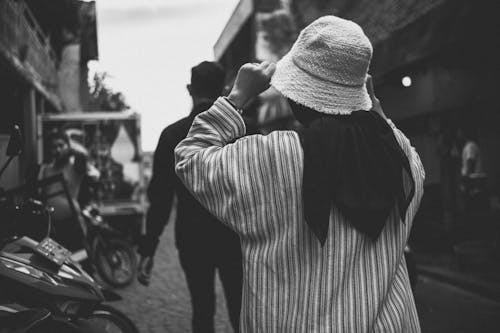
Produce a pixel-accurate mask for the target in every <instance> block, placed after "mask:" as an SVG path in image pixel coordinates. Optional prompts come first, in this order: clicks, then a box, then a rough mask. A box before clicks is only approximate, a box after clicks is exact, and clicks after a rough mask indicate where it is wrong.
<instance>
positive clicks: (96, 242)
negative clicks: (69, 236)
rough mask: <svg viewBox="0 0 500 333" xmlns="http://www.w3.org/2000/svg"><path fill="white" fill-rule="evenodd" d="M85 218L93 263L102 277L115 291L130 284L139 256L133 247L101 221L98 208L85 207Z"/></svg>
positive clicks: (83, 214) (134, 274) (83, 212)
mask: <svg viewBox="0 0 500 333" xmlns="http://www.w3.org/2000/svg"><path fill="white" fill-rule="evenodd" d="M82 216H83V219H84V221H85V224H86V228H87V232H86V237H87V243H88V244H89V255H90V259H91V263H92V265H93V266H95V268H96V270H97V272H98V273H99V276H100V277H101V278H102V279H103V280H104V281H105V282H106V283H107V284H109V285H111V286H113V287H117V288H119V287H125V286H128V285H129V284H131V283H132V282H133V281H134V278H135V276H136V274H137V256H136V254H135V251H134V249H133V248H132V245H130V243H129V242H127V241H126V240H125V238H124V236H123V235H122V234H121V233H120V232H118V231H117V230H115V229H114V228H113V227H111V226H110V225H109V224H108V223H107V222H106V221H105V220H104V219H103V218H102V216H101V215H100V212H99V210H98V209H97V207H95V206H93V205H88V206H86V207H84V208H83V209H82Z"/></svg>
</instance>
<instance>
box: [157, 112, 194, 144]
mask: <svg viewBox="0 0 500 333" xmlns="http://www.w3.org/2000/svg"><path fill="white" fill-rule="evenodd" d="M191 123H192V119H190V118H189V117H185V118H182V119H180V120H178V121H176V122H175V123H173V124H170V125H168V126H167V127H165V128H164V129H163V131H162V132H161V135H160V142H162V141H169V142H171V141H172V142H173V141H177V140H179V141H180V140H182V139H184V138H185V137H186V135H187V132H188V131H189V128H190V127H191Z"/></svg>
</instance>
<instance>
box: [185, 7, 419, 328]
mask: <svg viewBox="0 0 500 333" xmlns="http://www.w3.org/2000/svg"><path fill="white" fill-rule="evenodd" d="M371 56H372V46H371V43H370V41H369V39H368V38H367V37H366V36H365V34H364V33H363V30H362V29H361V27H359V26H358V25H357V24H356V23H354V22H351V21H348V20H344V19H341V18H338V17H335V16H325V17H322V18H319V19H317V20H316V21H314V22H312V23H311V24H310V25H309V26H307V27H306V28H305V29H304V30H303V31H302V32H301V33H300V35H299V37H298V39H297V41H296V42H295V43H294V45H293V46H292V48H291V50H290V51H289V53H288V54H287V55H286V56H285V57H284V58H283V59H281V60H280V61H279V62H278V63H277V64H276V65H274V64H271V63H267V62H264V63H261V64H245V65H243V66H242V67H241V68H240V70H239V72H238V74H237V77H236V79H235V83H234V86H233V89H232V91H231V93H230V94H229V96H227V97H220V98H219V99H217V100H216V101H215V103H214V104H213V106H212V107H211V108H210V109H208V110H207V111H205V112H203V113H201V114H200V115H198V116H197V118H196V119H195V121H194V123H193V126H192V127H191V130H190V132H189V134H188V135H187V137H186V139H184V140H183V141H182V142H181V143H180V144H179V145H178V146H177V147H176V149H175V155H176V172H177V175H178V176H179V178H180V179H181V180H182V182H183V183H184V184H185V185H186V187H187V188H188V189H189V190H190V191H191V192H192V194H193V195H194V196H195V197H196V198H197V199H198V200H199V201H200V202H201V203H202V205H203V206H205V207H206V208H207V209H208V210H209V211H210V212H211V213H212V214H214V215H215V216H216V217H217V218H219V219H220V220H221V221H222V222H223V223H225V224H226V225H228V226H229V227H230V228H231V229H233V230H234V231H235V232H236V233H238V234H239V236H240V241H241V247H242V253H243V262H244V283H243V285H244V288H243V302H242V310H241V317H240V318H241V319H240V329H241V331H242V332H372V331H377V332H419V331H420V326H419V322H418V316H417V312H416V308H415V302H414V299H413V295H412V292H411V287H410V284H409V279H408V273H407V270H406V265H405V260H404V256H403V251H404V247H405V245H406V241H407V239H408V236H409V233H410V229H411V227H412V223H413V218H414V216H415V214H416V211H417V210H418V207H419V204H420V200H421V197H422V194H423V180H424V177H425V172H424V169H423V167H422V164H421V161H420V158H419V156H418V154H417V153H416V151H415V149H414V148H413V147H412V146H411V144H410V142H409V140H408V139H407V138H406V137H405V135H404V134H403V133H402V132H401V131H399V130H398V129H397V128H396V127H395V125H394V124H393V123H392V122H391V121H390V120H389V119H387V118H386V117H385V115H384V113H383V111H382V109H381V107H380V104H379V101H378V99H377V98H376V97H375V96H374V94H373V88H372V86H371V80H370V78H369V75H368V68H369V65H370V60H371ZM270 85H273V86H274V88H275V89H276V90H278V91H279V92H280V93H281V94H282V95H283V96H285V97H286V98H287V99H288V101H289V103H290V106H291V108H292V111H293V113H294V115H295V117H296V118H297V120H298V121H299V122H301V123H302V125H303V128H301V129H300V130H298V131H275V132H272V133H270V134H269V135H267V136H262V135H251V136H246V137H243V136H244V134H245V126H244V122H243V120H242V118H241V115H240V110H241V108H242V107H244V105H245V104H246V103H247V102H248V101H249V100H251V99H252V98H254V97H255V96H257V95H258V94H260V93H261V92H262V91H264V90H266V89H267V88H269V86H270Z"/></svg>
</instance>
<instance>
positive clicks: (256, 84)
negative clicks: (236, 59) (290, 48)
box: [228, 61, 276, 109]
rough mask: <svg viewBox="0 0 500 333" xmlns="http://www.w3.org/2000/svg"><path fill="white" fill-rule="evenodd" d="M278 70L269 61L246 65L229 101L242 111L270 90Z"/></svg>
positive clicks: (237, 77)
mask: <svg viewBox="0 0 500 333" xmlns="http://www.w3.org/2000/svg"><path fill="white" fill-rule="evenodd" d="M275 70H276V65H275V64H273V63H270V62H268V61H264V62H262V63H261V64H244V65H243V66H241V68H240V70H239V71H238V75H237V76H236V80H235V81H234V86H233V89H232V90H231V93H230V94H229V96H228V98H229V100H230V101H231V102H232V103H233V104H234V105H235V106H236V107H237V108H238V109H242V108H243V106H245V104H246V103H247V102H248V101H250V100H251V99H253V98H254V97H257V96H258V95H259V94H260V93H261V92H263V91H265V90H267V88H269V82H270V81H271V77H272V76H273V74H274V71H275Z"/></svg>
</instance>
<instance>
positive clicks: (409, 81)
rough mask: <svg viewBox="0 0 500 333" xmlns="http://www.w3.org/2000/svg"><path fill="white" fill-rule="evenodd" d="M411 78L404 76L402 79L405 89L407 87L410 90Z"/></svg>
mask: <svg viewBox="0 0 500 333" xmlns="http://www.w3.org/2000/svg"><path fill="white" fill-rule="evenodd" d="M411 83H412V82H411V77H409V76H404V77H403V78H402V79H401V84H402V85H403V87H406V88H408V87H409V86H411Z"/></svg>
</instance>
